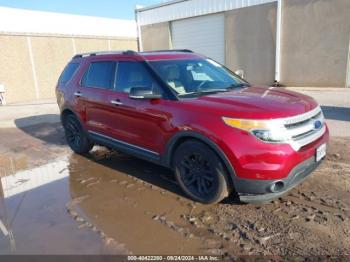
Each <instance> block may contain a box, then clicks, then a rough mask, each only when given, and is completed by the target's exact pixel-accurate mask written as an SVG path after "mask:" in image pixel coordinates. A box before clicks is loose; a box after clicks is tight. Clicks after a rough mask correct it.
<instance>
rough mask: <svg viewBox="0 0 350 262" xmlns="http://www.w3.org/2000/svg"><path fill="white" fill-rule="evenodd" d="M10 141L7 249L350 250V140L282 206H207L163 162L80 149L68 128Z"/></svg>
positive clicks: (335, 145) (2, 132)
mask: <svg viewBox="0 0 350 262" xmlns="http://www.w3.org/2000/svg"><path fill="white" fill-rule="evenodd" d="M0 137H1V144H0V176H1V177H2V178H1V182H2V183H1V184H2V195H3V198H2V201H1V202H0V219H1V221H0V222H1V223H0V229H1V231H0V253H2V254H4V253H19V254H28V253H31V254H220V255H224V256H225V257H227V258H233V257H237V256H240V255H261V254H263V255H274V256H303V257H305V256H306V257H311V256H315V255H350V220H349V217H350V147H349V146H348V145H349V143H350V139H349V138H332V139H331V142H330V145H329V150H328V156H327V158H326V160H325V161H324V163H323V164H322V165H321V167H320V168H319V169H318V170H317V171H315V172H314V174H313V175H312V176H311V177H310V178H309V179H307V180H306V181H305V182H304V183H303V184H301V185H299V186H298V187H296V188H295V189H293V190H292V191H291V192H290V193H289V194H288V195H286V196H283V197H282V198H280V199H277V200H275V201H274V202H272V203H269V204H264V205H260V206H256V205H246V204H240V203H238V201H237V200H236V199H235V198H234V197H231V198H230V199H227V200H225V201H224V202H223V203H220V204H217V205H212V206H204V205H201V204H198V203H194V202H193V201H191V200H189V199H187V198H186V197H185V196H184V195H183V194H182V192H181V190H180V189H179V187H178V185H177V183H176V182H175V181H174V178H173V174H172V173H171V172H170V171H169V170H167V169H164V168H162V167H159V166H156V165H153V164H150V163H147V162H145V161H142V160H139V159H136V158H133V157H130V156H127V155H124V154H120V153H116V152H111V151H108V150H107V149H105V148H103V147H95V148H94V151H93V152H92V154H91V155H90V156H88V157H83V156H78V155H75V154H72V153H71V151H70V150H69V149H68V148H67V146H66V145H65V142H64V138H63V132H62V128H61V127H60V125H59V124H40V125H36V126H31V127H27V128H22V129H15V128H7V129H0ZM1 224H3V226H1ZM1 232H2V233H1Z"/></svg>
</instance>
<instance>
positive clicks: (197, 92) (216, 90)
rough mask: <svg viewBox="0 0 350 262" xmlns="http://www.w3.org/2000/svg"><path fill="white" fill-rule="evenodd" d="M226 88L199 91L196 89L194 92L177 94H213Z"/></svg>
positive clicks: (225, 90) (224, 90)
mask: <svg viewBox="0 0 350 262" xmlns="http://www.w3.org/2000/svg"><path fill="white" fill-rule="evenodd" d="M227 91H228V89H226V88H225V89H223V88H221V89H210V90H209V89H208V90H201V91H196V92H189V93H185V94H179V95H178V96H180V97H181V96H187V95H201V94H215V93H220V92H227Z"/></svg>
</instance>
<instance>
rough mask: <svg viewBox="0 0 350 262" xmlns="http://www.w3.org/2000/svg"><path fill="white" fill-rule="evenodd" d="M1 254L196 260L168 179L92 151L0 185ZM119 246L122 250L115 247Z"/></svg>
mask: <svg viewBox="0 0 350 262" xmlns="http://www.w3.org/2000/svg"><path fill="white" fill-rule="evenodd" d="M1 189H2V191H1V195H2V198H1V200H2V203H1V205H0V219H1V221H0V253H2V254H6V253H17V254H106V253H107V254H111V253H113V254H116V253H117V254H126V253H130V252H129V251H128V250H130V251H131V252H132V253H134V254H155V253H158V254H201V253H202V252H203V250H202V241H201V240H200V239H194V238H193V237H192V236H191V235H192V234H189V229H188V228H186V227H188V224H187V225H186V223H185V221H183V217H184V216H185V215H186V216H187V215H188V214H191V213H192V212H193V210H194V209H195V208H197V209H196V210H197V211H199V210H201V209H203V208H204V207H202V206H199V205H195V204H194V203H193V202H192V201H189V200H187V199H186V198H183V197H181V191H180V190H179V188H178V187H177V185H176V183H175V182H174V180H173V177H172V174H171V172H169V171H168V170H166V169H164V168H162V167H159V166H156V165H152V164H150V163H147V162H145V161H142V160H138V159H135V158H132V157H128V156H126V155H120V154H117V153H111V152H109V151H106V150H104V149H101V148H98V149H97V150H95V151H94V152H93V153H92V155H91V156H90V157H89V158H86V157H82V156H78V155H75V154H72V155H71V156H69V157H67V158H63V159H60V160H57V161H55V162H53V163H50V164H47V165H43V166H40V167H37V168H34V169H30V170H24V171H20V172H17V173H15V174H12V175H8V176H5V177H2V178H1ZM120 243H122V244H120Z"/></svg>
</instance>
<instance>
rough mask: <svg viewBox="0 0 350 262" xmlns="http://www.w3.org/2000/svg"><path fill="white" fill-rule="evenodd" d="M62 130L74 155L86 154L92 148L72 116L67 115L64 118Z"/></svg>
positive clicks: (76, 120)
mask: <svg viewBox="0 0 350 262" xmlns="http://www.w3.org/2000/svg"><path fill="white" fill-rule="evenodd" d="M63 128H64V132H65V136H66V140H67V143H68V145H69V147H70V148H71V149H72V150H73V151H74V152H75V153H77V154H86V153H88V152H89V151H90V150H91V149H92V148H93V147H94V144H93V143H92V142H91V141H90V140H89V138H88V136H87V134H86V132H85V131H84V129H83V128H82V126H81V124H80V123H79V121H78V119H77V118H76V117H75V116H74V115H68V116H66V117H65V118H64V121H63Z"/></svg>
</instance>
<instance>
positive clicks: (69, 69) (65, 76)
mask: <svg viewBox="0 0 350 262" xmlns="http://www.w3.org/2000/svg"><path fill="white" fill-rule="evenodd" d="M78 66H79V64H78V63H69V64H68V65H67V66H66V67H65V68H64V70H63V72H62V74H61V76H60V79H59V80H58V82H59V83H60V84H65V83H67V82H68V81H69V80H71V78H72V77H73V75H74V73H75V72H76V71H77V69H78Z"/></svg>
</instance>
